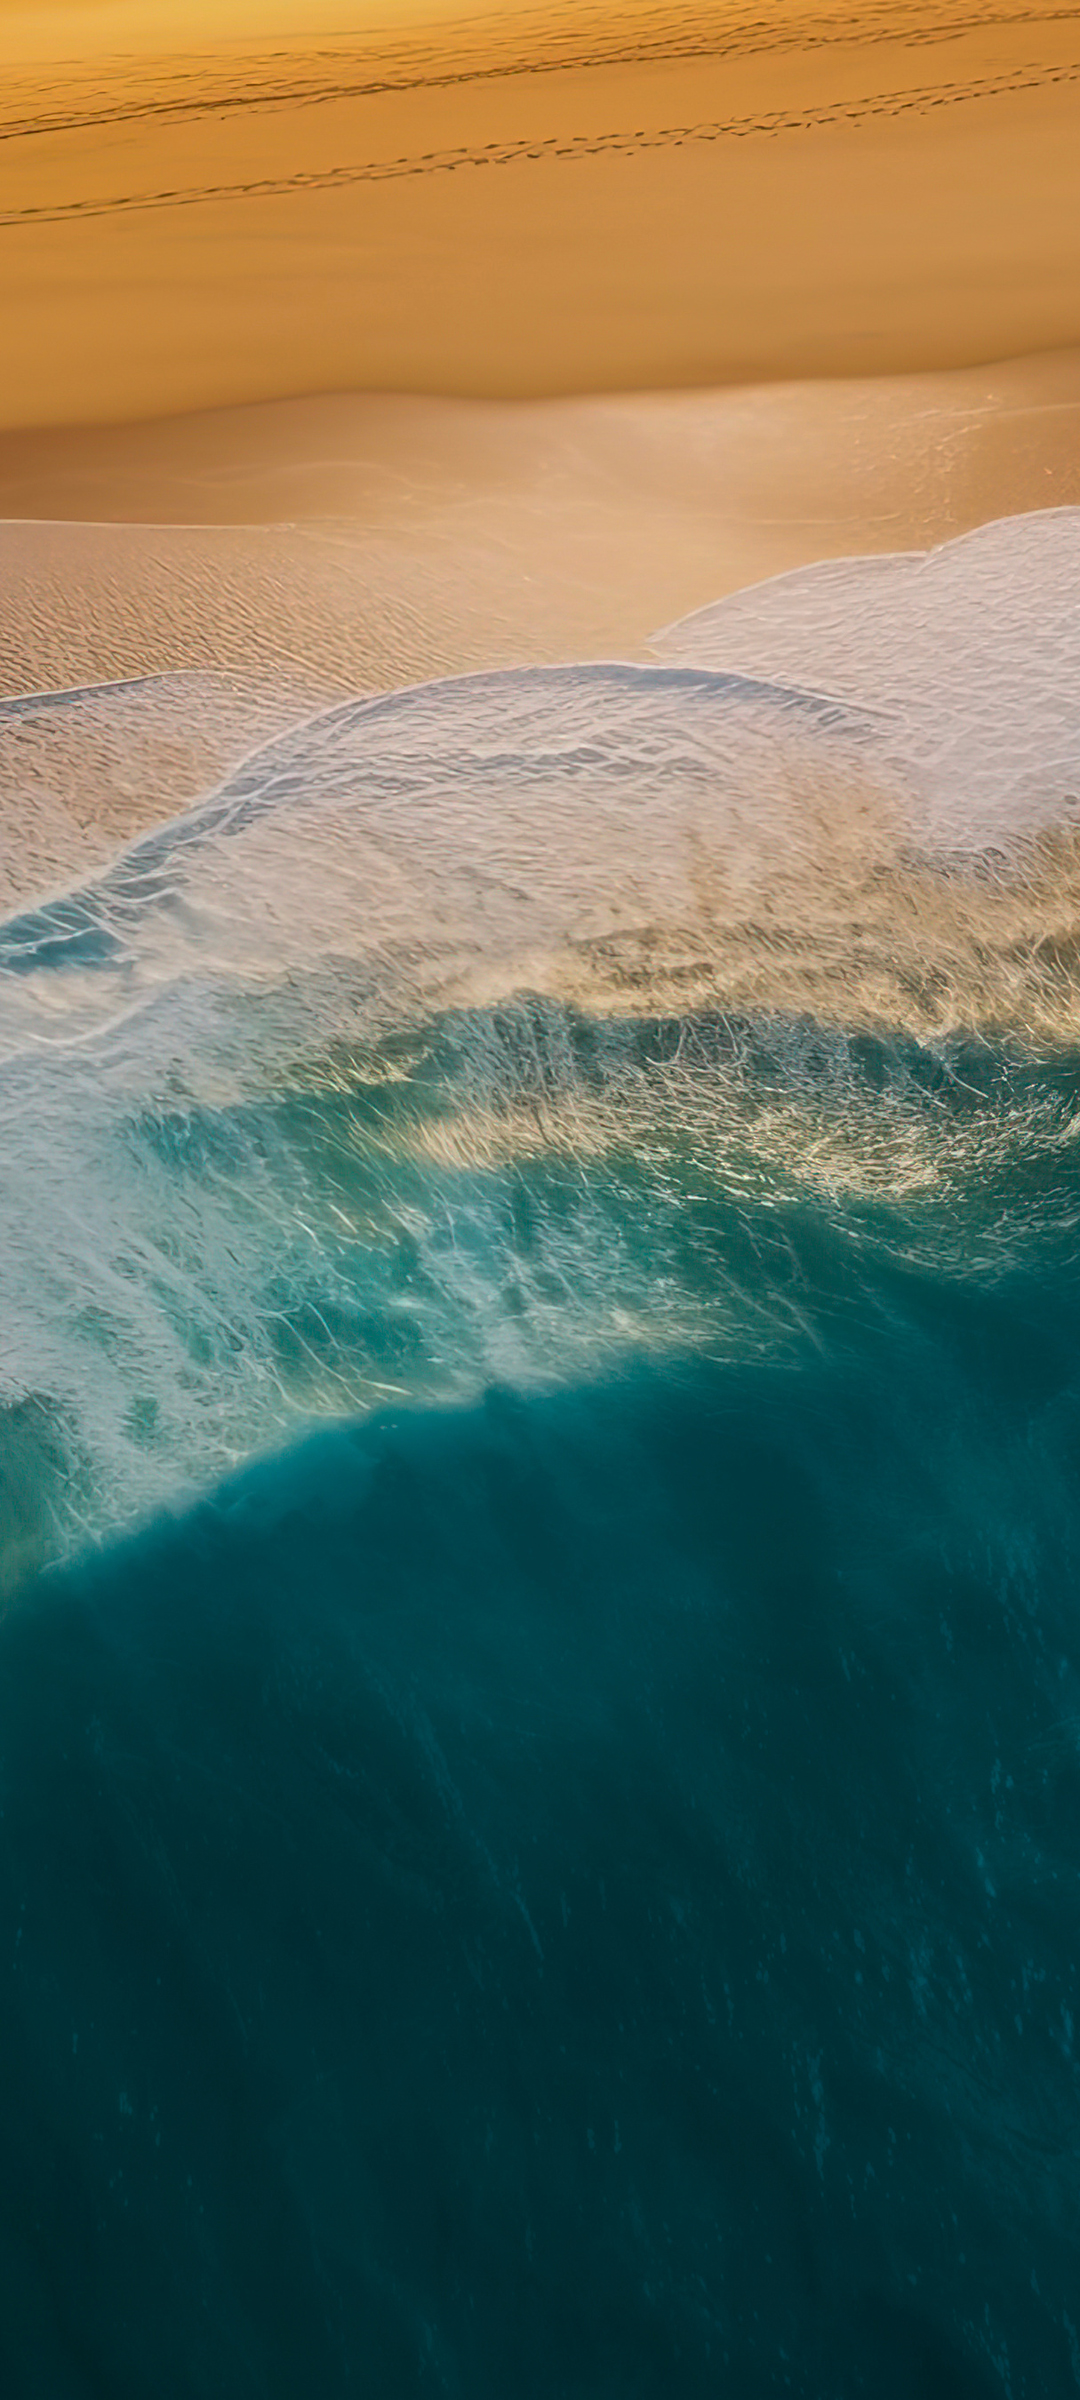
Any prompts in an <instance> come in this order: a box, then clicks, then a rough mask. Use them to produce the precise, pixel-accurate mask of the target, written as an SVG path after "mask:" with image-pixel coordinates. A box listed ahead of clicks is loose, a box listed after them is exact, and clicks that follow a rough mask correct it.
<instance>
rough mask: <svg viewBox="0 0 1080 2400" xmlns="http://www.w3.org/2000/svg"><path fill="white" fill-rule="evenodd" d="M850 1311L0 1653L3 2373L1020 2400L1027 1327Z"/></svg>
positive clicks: (1050, 1661) (1067, 2142) (408, 1456)
mask: <svg viewBox="0 0 1080 2400" xmlns="http://www.w3.org/2000/svg"><path fill="white" fill-rule="evenodd" d="M881 1297H882V1321H881V1323H879V1325H878V1327H877V1328H876V1329H872V1328H870V1327H868V1326H866V1325H864V1326H863V1328H862V1330H861V1332H859V1333H858V1334H857V1335H856V1334H853V1335H852V1338H851V1341H850V1343H849V1345H848V1350H847V1356H846V1358H845V1359H844V1360H843V1361H842V1362H841V1361H836V1362H834V1363H833V1364H831V1365H829V1364H825V1363H821V1364H820V1365H819V1366H818V1368H817V1369H816V1370H813V1369H807V1368H806V1366H805V1365H804V1366H803V1367H801V1368H799V1369H794V1368H783V1367H775V1366H774V1367H771V1368H770V1367H765V1366H755V1367H744V1368H743V1369H741V1370H738V1371H736V1370H730V1369H729V1370H722V1369H717V1368H714V1367H709V1366H708V1365H703V1364H702V1362H701V1361H700V1360H695V1359H693V1358H685V1357H684V1358H682V1359H678V1358H671V1359H669V1360H668V1361H667V1362H665V1363H664V1364H663V1365H660V1364H658V1365H657V1366H655V1367H654V1368H653V1369H651V1370H648V1371H645V1370H642V1369H637V1370H635V1371H634V1372H633V1373H632V1374H631V1375H629V1376H628V1377H626V1378H624V1379H623V1380H622V1381H621V1382H620V1383H619V1384H618V1385H616V1386H611V1385H608V1386H595V1387H592V1388H582V1389H580V1390H577V1391H567V1392H564V1393H562V1394H560V1395H555V1396H552V1397H550V1398H546V1399H536V1400H533V1401H531V1402H526V1401H523V1400H521V1399H519V1398H514V1397H512V1396H510V1395H504V1396H501V1397H500V1396H498V1395H494V1396H492V1397H491V1398H490V1399H489V1400H488V1401H487V1403H486V1404H484V1405H483V1406H482V1407H481V1408H479V1409H477V1410H475V1411H472V1412H465V1413H460V1412H456V1411H450V1412H434V1413H432V1412H428V1413H424V1412H420V1413H416V1414H405V1415H403V1416H401V1417H400V1418H396V1419H395V1418H392V1417H383V1418H381V1419H377V1420H373V1421H372V1422H371V1423H370V1424H369V1425H368V1426H367V1427H356V1428H354V1429H351V1430H343V1431H341V1432H339V1433H336V1434H328V1435H324V1436H322V1437H320V1438H319V1439H318V1440H316V1441H315V1442H313V1443H311V1444H309V1445H307V1446H305V1447H303V1448H301V1449H300V1450H297V1451H294V1452H291V1453H289V1454H287V1455H285V1456H283V1457H281V1458H280V1459H277V1460H274V1461H270V1462H267V1463H266V1464H265V1465H264V1466H261V1467H259V1468H257V1469H252V1470H249V1471H248V1472H247V1473H246V1474H245V1475H244V1476H243V1477H241V1478H240V1479H239V1480H236V1481H234V1482H232V1483H229V1484H227V1485H226V1486H224V1487H223V1488H222V1489H221V1491H220V1492H219V1493H218V1494H217V1495H216V1496H215V1497H214V1498H213V1499H212V1500H211V1501H210V1502H208V1503H207V1504H205V1505H204V1506H203V1507H202V1508H200V1509H199V1510H198V1511H196V1512H195V1514H194V1515H192V1516H191V1517H189V1518H186V1519H183V1520H181V1521H179V1522H176V1523H173V1524H166V1525H163V1526H161V1527H160V1528H159V1529H157V1530H154V1531H150V1532H148V1533H147V1534H146V1535H145V1536H143V1537H142V1538H141V1539H140V1540H138V1541H136V1542H135V1543H133V1544H130V1545H128V1546H126V1547H124V1548H120V1549H117V1550H114V1551H110V1552H108V1553H106V1554H104V1555H103V1556H102V1557H101V1558H100V1560H99V1561H98V1562H97V1563H96V1564H86V1565H84V1566H82V1567H80V1568H78V1569H73V1570H69V1571H67V1572H66V1573H65V1574H64V1575H63V1576H60V1577H53V1578H52V1579H49V1580H47V1581H46V1582H45V1583H44V1584H42V1585H41V1586H39V1587H36V1588H34V1589H32V1590H30V1591H28V1592H27V1593H26V1594H25V1596H24V1598H23V1600H22V1602H21V1603H20V1604H19V1605H18V1606H17V1607H16V1608H15V1609H14V1611H10V1612H9V1614H8V1617H7V1619H6V1621H5V1622H4V1624H3V1627H2V1629H0V1804H2V1807H3V1819H2V1824H3V1843H2V1846H0V1895H2V1897H0V1919H2V1923H3V1926H4V1927H5V1928H6V1930H5V1931H4V1933H3V1936H2V1939H3V1941H4V1944H5V1948H6V1955H7V1965H6V1968H5V1972H4V1976H3V1979H2V1982H0V2053H2V2056H3V2059H4V2062H5V2068H4V2074H5V2150H6V2162H7V2163H6V2173H5V2177H4V2180H3V2186H2V2193H0V2225H2V2237H0V2277H2V2292H3V2304H2V2307H0V2328H2V2330H0V2355H2V2356H3V2358H4V2364H5V2388H6V2389H8V2390H12V2391H17V2392H19V2393H22V2392H27V2393H29V2392H31V2391H34V2392H39V2391H48V2392H50V2393H56V2394H64V2395H67V2394H70V2395H71V2400H76V2395H78V2396H79V2400H81V2396H82V2395H83V2394H89V2393H97V2392H102V2391H108V2392H109V2393H110V2394H111V2393H117V2394H122V2393H126V2392H131V2393H136V2392H141V2391H145V2390H153V2391H155V2392H156V2393H160V2394H162V2395H172V2394H176V2395H177V2396H178V2400H179V2395H181V2394H184V2395H186V2394H188V2393H192V2392H206V2393H221V2394H223V2395H224V2394H226V2393H227V2394H229V2395H233V2394H244V2393H251V2394H256V2393H257V2394H281V2395H282V2396H284V2395H286V2394H290V2395H291V2394H292V2393H294V2392H295V2391H296V2390H298V2389H300V2388H304V2389H313V2388H317V2389H318V2390H319V2391H320V2392H324V2393H327V2394H330V2393H336V2392H339V2391H340V2392H342V2393H344V2392H346V2391H350V2390H352V2389H355V2388H356V2386H357V2385H358V2384H359V2385H362V2386H363V2387H364V2388H365V2389H368V2390H371V2391H377V2392H379V2393H380V2394H391V2393H393V2394H398V2393H400V2394H406V2393H417V2394H420V2393H422V2392H425V2391H431V2390H434V2391H442V2392H447V2393H453V2394H465V2393H468V2394H469V2395H471V2396H472V2395H477V2396H482V2395H485V2394H489V2393H490V2394H491V2395H493V2396H494V2395H497V2394H498V2395H501V2394H503V2393H505V2392H507V2391H510V2390H513V2391H520V2392H522V2393H524V2394H534V2393H535V2394H536V2395H538V2396H539V2395H544V2396H545V2400H546V2395H548V2394H550V2393H551V2392H555V2391H566V2392H581V2393H585V2392H588V2393H590V2394H593V2393H610V2394H612V2395H614V2394H616V2393H618V2394H620V2395H621V2394H624V2393H627V2392H632V2393H637V2394H641V2395H645V2394H649V2395H651V2394H656V2395H660V2394H670V2393H678V2394H680V2395H684V2394H685V2395H690V2394H697V2393H701V2394H703V2395H704V2394H706V2393H712V2392H714V2391H716V2390H717V2389H718V2388H719V2389H724V2390H729V2391H732V2392H734V2393H737V2394H739V2395H743V2394H747V2395H751V2394H753V2395H757V2394H758V2393H764V2392H766V2391H772V2390H783V2389H791V2390H794V2391H798V2392H802V2393H805V2394H807V2395H809V2394H815V2395H816V2394H820V2393H822V2392H829V2393H837V2394H840V2393H843V2394H847V2393H852V2394H855V2393H864V2392H865V2393H873V2394H875V2395H880V2394H884V2395H893V2394H895V2395H897V2400H900V2395H903V2396H904V2400H907V2395H909V2394H910V2393H911V2392H912V2391H915V2390H918V2391H920V2392H927V2393H930V2394H934V2395H940V2396H941V2400H945V2395H949V2396H950V2400H951V2396H952V2395H955V2394H965V2395H966V2394H970V2395H975V2394H979V2395H983V2394H985V2395H986V2396H987V2400H989V2396H990V2395H991V2394H996V2393H997V2392H999V2391H1000V2390H1002V2389H1008V2390H1010V2391H1011V2392H1012V2393H1013V2394H1015V2395H1017V2400H1019V2396H1020V2395H1031V2400H1034V2396H1035V2395H1036V2394H1039V2395H1045V2394H1047V2393H1059V2392H1060V2393H1061V2394H1063V2395H1064V2394H1065V2393H1067V2392H1068V2391H1069V2390H1070V2389H1071V2388H1072V2379H1073V2365H1072V2363H1071V2362H1072V2360H1073V2357H1074V2345H1075V2336H1074V2333H1073V2325H1074V2322H1075V2308H1074V2295H1075V2224H1076V2210H1077V2203H1078V2200H1080V2190H1078V2170H1077V2163H1076V2154H1075V2144H1074V2142H1073V2139H1072V2130H1071V2129H1072V2123H1073V2117H1074V2112H1075V2097H1076V2085H1077V2057H1076V2046H1075V2015H1076V2007H1077V1989H1076V1910H1075V1905H1074V1894H1075V1890H1076V1887H1077V1878H1078V1874H1080V1837H1078V1832H1077V1823H1078V1820H1077V1813H1076V1799H1077V1793H1078V1790H1080V1656H1078V1652H1077V1642H1076V1612H1075V1572H1074V1560H1075V1555H1076V1546H1077V1540H1078V1537H1080V1512H1078V1503H1077V1488H1076V1476H1075V1458H1076V1450H1077V1439H1078V1436H1080V1400H1078V1396H1077V1391H1076V1383H1075V1357H1076V1331H1077V1309H1076V1297H1075V1293H1071V1294H1061V1293H1055V1292H1054V1291H1053V1290H1052V1289H1046V1288H1043V1289H1040V1287H1039V1286H1038V1285H1037V1284H1035V1283H1031V1282H1027V1283H1018V1284H1016V1285H1015V1286H1014V1287H1013V1288H1011V1289H1008V1290H1002V1291H1001V1292H1000V1293H999V1294H998V1295H997V1296H996V1298H990V1297H988V1296H987V1295H986V1294H985V1293H983V1294H979V1293H969V1294H966V1295H965V1294H962V1293H961V1292H960V1291H959V1290H958V1289H954V1290H953V1292H952V1293H951V1294H950V1293H949V1292H947V1291H944V1290H943V1289H942V1288H941V1287H940V1285H935V1284H934V1283H933V1282H932V1281H931V1280H930V1279H929V1278H927V1277H925V1276H924V1277H920V1276H917V1275H913V1274H911V1273H907V1272H899V1271H898V1272H897V1274H896V1275H895V1277H894V1278H893V1280H892V1282H891V1285H890V1286H889V1287H888V1288H887V1289H886V1288H885V1287H883V1289H882V1295H881ZM886 1318H887V1320H888V1325H887V1329H886V1324H885V1320H886Z"/></svg>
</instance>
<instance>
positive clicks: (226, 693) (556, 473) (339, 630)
mask: <svg viewBox="0 0 1080 2400" xmlns="http://www.w3.org/2000/svg"><path fill="white" fill-rule="evenodd" d="M1078 501H1080V351H1074V352H1068V353H1060V354H1058V355H1055V356H1050V357H1046V358H1041V359H1028V360H1022V361H1018V362H1015V363H1013V364H1011V365H1006V366H1002V367H999V368H995V369H989V370H988V369H967V370H963V371H960V372H958V373H953V374H942V375H935V376H924V377H899V378H895V379H890V378H883V379H880V380H878V381H855V382H848V383H845V382H842V381H834V382H825V383H819V384H814V383H807V384H803V385H772V386H768V387H764V388H758V389H747V390H744V391H731V390H726V391H719V392H713V393H708V392H671V393H654V394H646V395H640V394H638V395H621V396H620V395H615V396H611V397H607V398H583V399H579V400H565V401H554V402H534V403H497V402H461V401H453V400H427V399H423V398H418V397H413V398H409V397H402V398H397V399H387V398H385V397H379V396H377V395H365V394H359V395H353V396H346V395H338V396H331V397H324V398H321V399H312V400H307V401H284V402H276V403H268V404H266V405H264V406H262V407H258V408H245V409H237V410H222V411H219V412H211V413H208V414H204V415H196V416H192V417H190V418H178V419H175V420H171V421H166V422H158V423H152V424H147V425H142V426H129V427H104V428H97V429H91V430H74V429H73V430H70V431H68V430H64V429H55V428H54V429H45V430H38V431H36V432H23V433H19V434H8V435H6V436H2V437H0V517H2V518H4V519H6V521H5V522H0V696H2V695H8V696H9V698H8V702H7V704H6V705H5V704H4V702H3V699H2V697H0V829H2V832H3V836H4V839H3V842H2V844H0V848H2V852H3V870H2V875H0V896H2V897H3V898H5V899H6V900H7V902H8V903H9V904H13V903H14V902H15V900H17V899H18V898H19V897H20V896H25V894H26V893H28V892H29V891H38V890H42V889H44V888H47V887H48V888H51V887H52V886H53V885H54V884H55V883H56V882H57V881H63V880H64V879H65V877H66V876H68V875H70V874H72V873H74V872H76V871H82V870H83V869H85V868H86V867H89V866H90V865H92V864H94V863H95V862H96V861H97V860H99V859H100V858H101V857H103V856H104V855H105V854H106V853H107V852H108V851H110V850H112V849H114V848H115V847H116V846H117V844H118V843H120V842H122V841H123V840H125V839H127V838H128V837H129V836H131V835H132V834H134V833H136V832H137V831H138V830H139V829H140V828H141V827H143V826H145V825H147V824H150V823H153V822H155V821H158V820H160V819H162V818H165V817H168V816H170V815H172V814H175V813H176V811H177V810H178V809H180V808H182V807H184V806H186V805H187V804H188V803H189V802H190V801H191V800H193V799H194V798H195V797H196V796H197V795H198V794H199V793H200V792H201V791H203V790H205V789H206V788H207V787H208V785H210V784H212V783H213V782H215V781H216V780H217V779H218V777H219V776H220V775H222V774H224V772H225V771H226V770H227V768H228V766H229V765H230V764H231V763H232V762H233V761H234V760H235V759H236V758H237V757H238V756H240V755H242V754H243V753H244V752H245V751H246V750H248V749H250V748H251V747H252V746H253V745H254V744H255V743H257V742H258V741H259V740H260V739H263V738H267V737H268V736H269V735H270V734H272V733H273V732H275V731H276V730H278V729H279V727H280V726H281V725H283V724H285V723H287V722H289V721H291V720H292V719H294V718H296V717H298V716H300V715H303V714H305V713H306V712H307V711H309V710H310V709H312V708H315V707H318V706H320V705H323V704H324V703H326V702H328V701H332V700H333V699H335V698H337V697H339V696H341V695H342V694H345V693H349V692H356V691H372V692H374V691H379V690H385V689H387V688H389V687H390V686H392V685H396V684H402V683H410V682H419V681H422V680H423V679H424V678H426V677H428V676H432V675H441V674H455V673H460V672H463V671H465V670H467V669H470V668H474V667H497V666H508V665H515V664H528V663H537V662H545V661H556V660H560V659H572V658H589V657H593V658H596V657H605V656H606V657H612V656H617V657H630V658H644V657H648V656H649V655H650V654H651V653H650V648H649V642H650V636H651V635H652V634H653V633H654V632H655V631H656V629H657V628H658V627H660V626H662V625H664V624H666V623H669V622H671V621H672V620H673V619H675V618H677V617H681V616H685V615H687V614H688V613H689V612H690V611H691V610H693V609H696V608H700V607H703V606H704V605H705V604H707V603H708V602H709V601H714V600H717V599H719V598H721V597H722V596H723V595H724V594H726V593H730V592H733V591H736V590H739V589H741V588H743V587H745V586H747V585H751V584H754V583H757V582H760V581H761V580H763V579H764V578H766V577H768V576H772V575H777V574H780V573H783V572H785V571H787V570H788V569H790V568H793V567H799V566H803V565H806V564H809V563H810V562H811V561H813V560H815V559H823V558H836V557H843V556H847V555H850V554H852V553H856V552H867V551H873V552H886V551H895V550H904V549H913V548H915V549H918V548H923V547H926V546H928V545H931V544H933V543H935V542H939V541H943V540H945V539H947V538H948V537H949V536H950V535H952V534H956V533H960V532H964V531H966V530H968V529H970V528H971V527H973V526H975V525H978V524H981V523H984V522H986V521H987V520H988V519H991V518H994V517H999V516H1004V515H1007V514H1010V513H1013V512H1015V511H1018V510H1027V509H1032V508H1040V507H1042V508H1045V507H1048V506H1058V505H1062V504H1068V503H1076V502H1078ZM155 679H163V680H155ZM121 680H127V681H131V680H134V682H135V685H136V689H135V690H134V691H133V692H130V693H128V694H126V695H124V696H123V697H118V696H117V695H115V694H113V695H108V694H106V695H104V696H102V695H100V694H98V695H96V696H94V695H91V696H90V697H76V698H74V699H68V700H65V701H64V702H63V703H62V704H58V703H55V702H52V701H50V702H49V703H48V704H47V705H44V704H40V705H39V704H34V705H32V706H30V707H29V708H28V707H25V706H22V705H15V706H13V705H11V702H12V701H17V700H18V696H19V695H25V694H32V693H35V692H39V693H40V692H46V693H49V692H52V693H55V692H65V691H66V692H69V693H70V692H71V691H72V690H73V689H74V690H75V691H76V692H78V691H79V690H80V689H81V688H82V687H87V686H100V685H108V684H114V683H116V682H118V681H121Z"/></svg>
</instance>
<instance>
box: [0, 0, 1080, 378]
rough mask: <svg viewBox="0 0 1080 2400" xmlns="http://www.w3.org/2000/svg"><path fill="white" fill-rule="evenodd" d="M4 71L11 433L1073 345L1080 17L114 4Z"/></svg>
mask: <svg viewBox="0 0 1080 2400" xmlns="http://www.w3.org/2000/svg"><path fill="white" fill-rule="evenodd" d="M297 17H299V18H301V20H302V22H303V27H304V30H303V34H302V35H299V34H297V33H296V31H295V30H290V26H292V27H293V28H295V23H296V19H297ZM349 20H351V26H350V23H349ZM335 28H336V30H335ZM0 47H2V52H3V55H4V57H5V61H6V72H5V74H4V78H3V89H2V99H0V316H2V322H3V327H4V343H3V349H2V353H0V424H7V425H20V424H22V425H34V424H45V423H60V422H63V423H78V422H92V421H96V420H102V419H107V418H114V419H118V418H136V417H143V416H150V415H158V414H164V413H168V412H175V411H178V410H188V409H194V408H200V407H210V406H217V405H220V404H223V403H227V402H235V401H244V400H254V399H261V398H266V397H270V396H281V395H284V394H288V393H301V392H310V391H318V390H327V391H334V390H345V389H348V390H398V391H412V392H435V391H439V392H448V393H457V394H463V395H465V394H468V395H520V394H553V393H560V392H570V391H587V390H592V391H596V390H601V389H608V390H610V389H629V388H637V387H650V386H656V385H673V384H674V385H694V384H697V385H708V384H719V383H725V382H730V381H743V382H745V381H753V380H762V379H766V378H774V377H778V378H792V377H801V376H807V375H825V374H828V375H831V374H842V375H846V376H852V375H867V374H877V373H882V372H890V373H897V372H904V371H910V370H913V369H918V368H940V367H948V366H959V365H964V364H969V363H974V362H977V361H980V360H987V359H993V358H995V357H1002V356H1007V355H1010V354H1018V353H1020V352H1023V351H1028V350H1045V349H1048V348H1055V347H1060V346H1062V345H1064V344H1068V343H1070V342H1075V341H1077V340H1080V7H1076V6H1073V7H1069V6H1061V5H1048V4H1047V0H981V4H980V5H977V6H973V5H971V0H893V4H891V5H888V6H885V5H883V4H881V0H796V4H795V5H789V4H785V5H784V6H783V8H781V7H779V6H769V7H765V6H763V5H762V4H761V0H713V5H711V6H708V7H703V6H701V5H700V0H684V5H682V6H674V7H673V6H672V5H670V0H664V4H662V5H656V6H646V5H643V4H642V0H638V5H636V6H635V5H630V6H628V7H627V8H624V9H620V10H619V12H618V13H617V14H616V13H615V12H614V11H612V10H610V9H606V10H605V9H599V8H593V7H590V6H587V5H586V6H581V7H579V6H575V7H573V8H571V7H569V6H567V5H566V4H565V0H561V5H553V6H551V7H549V8H547V9H544V10H531V11H530V10H520V9H519V10H507V9H503V10H491V9H489V10H487V11H484V10H482V9H481V10H476V9H474V10H472V11H471V13H470V15H469V17H468V19H467V20H466V19H464V18H463V17H461V16H460V15H455V13H454V12H453V11H452V10H451V9H450V8H449V7H445V8H444V9H443V10H442V12H441V13H438V12H437V11H436V10H435V9H434V8H433V7H432V6H430V5H426V6H424V7H422V8H421V7H420V6H417V8H415V9H413V10H411V11H410V10H406V9H404V8H402V7H399V8H398V9H397V10H396V11H395V10H393V9H387V10H386V11H385V12H383V13H382V21H381V22H380V23H378V24H376V23H372V22H371V19H370V17H369V19H368V22H367V24H366V26H365V25H364V24H363V22H361V23H360V25H359V26H358V25H357V21H356V16H355V12H354V10H353V9H352V8H350V7H348V6H344V5H343V6H341V7H339V8H338V9H334V10H332V9H331V8H329V7H328V6H326V7H324V6H322V5H320V6H319V7H318V8H313V7H311V6H310V5H307V0H305V5H304V6H303V7H301V6H300V5H299V0H296V5H295V6H294V7H293V8H291V9H287V8H286V7H285V6H284V5H272V6H270V7H269V8H268V7H266V6H264V5H262V0H260V4H259V5H258V6H256V5H255V0H242V4H240V5H238V4H237V0H233V5H232V7H231V8H230V7H227V6H223V7H222V8H220V9H215V10H214V11H213V12H211V10H210V8H209V6H208V5H203V4H202V0H199V5H195V6H192V7H189V8H188V9H187V11H186V12H184V13H183V14H182V13H181V12H180V10H179V9H178V8H174V9H171V10H168V9H164V8H157V9H155V8H153V7H151V8H146V7H142V6H140V7H137V6H136V5H135V0H127V5H124V4H122V0H113V4H111V5H103V6H100V7H95V6H94V5H93V4H92V0H84V4H83V6H82V7H75V8H68V9H65V10H49V9H44V10H42V9H16V10H12V9H11V8H10V7H8V8H4V9H0Z"/></svg>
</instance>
